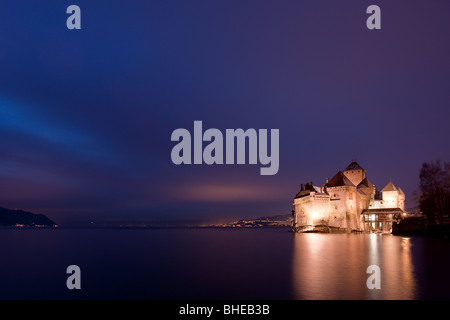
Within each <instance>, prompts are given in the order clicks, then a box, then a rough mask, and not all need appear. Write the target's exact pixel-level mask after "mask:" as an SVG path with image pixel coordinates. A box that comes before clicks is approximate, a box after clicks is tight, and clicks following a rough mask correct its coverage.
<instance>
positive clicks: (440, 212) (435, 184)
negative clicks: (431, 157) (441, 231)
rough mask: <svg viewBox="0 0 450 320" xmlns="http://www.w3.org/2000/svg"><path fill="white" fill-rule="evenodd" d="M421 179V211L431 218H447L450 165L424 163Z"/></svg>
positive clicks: (449, 209)
mask: <svg viewBox="0 0 450 320" xmlns="http://www.w3.org/2000/svg"><path fill="white" fill-rule="evenodd" d="M419 178H420V210H421V211H422V212H423V214H424V215H426V216H428V217H430V218H435V219H439V220H440V219H442V218H445V217H447V216H448V213H449V211H450V163H443V164H441V162H440V161H439V160H437V161H435V162H431V163H427V162H424V163H423V164H422V168H421V169H420V175H419Z"/></svg>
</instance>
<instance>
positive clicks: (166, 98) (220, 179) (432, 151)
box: [0, 0, 450, 225]
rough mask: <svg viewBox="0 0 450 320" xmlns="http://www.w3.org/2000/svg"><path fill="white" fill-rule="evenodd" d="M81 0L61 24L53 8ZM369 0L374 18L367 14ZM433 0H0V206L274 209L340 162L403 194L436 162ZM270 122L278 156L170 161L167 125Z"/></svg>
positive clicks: (126, 215) (205, 217) (444, 65)
mask: <svg viewBox="0 0 450 320" xmlns="http://www.w3.org/2000/svg"><path fill="white" fill-rule="evenodd" d="M71 4H76V5H78V6H79V7H80V9H81V30H69V29H68V28H67V27H66V20H67V18H68V17H69V14H67V13H66V9H67V7H68V6H69V5H71ZM371 4H376V5H378V6H379V7H380V8H381V29H380V30H369V29H367V27H366V19H367V18H368V16H369V15H368V14H366V9H367V7H368V6H369V5H371ZM448 12H450V2H449V1H447V0H434V1H425V0H408V1H406V0H396V1H383V0H376V1H370V2H369V1H361V0H341V1H331V0H330V1H327V0H323V1H299V0H295V1H294V0H292V1H287V0H282V1H266V0H263V1H261V0H258V1H256V0H246V1H242V0H239V1H238V0H226V1H225V0H208V1H203V0H189V1H181V0H169V1H162V0H160V1H154V0H151V1H117V0H108V1H97V0H96V1H81V0H76V1H61V0H58V1H56V0H54V1H51V0H46V1H31V0H28V1H4V2H2V6H1V10H0V64H1V65H0V190H1V192H0V206H2V207H7V208H21V209H24V210H29V211H32V212H38V213H44V214H46V215H47V216H48V217H50V218H51V219H53V220H55V221H56V222H57V223H59V224H61V225H83V224H88V223H90V222H95V223H97V222H98V223H101V222H117V223H122V222H136V223H137V222H151V221H181V220H183V221H211V222H215V221H226V220H229V219H234V218H245V217H254V218H255V217H261V216H270V215H277V214H289V213H290V212H291V210H292V201H293V197H294V196H295V194H296V193H297V192H298V191H299V188H300V184H302V183H305V182H310V181H313V182H314V184H315V185H322V184H324V183H325V179H326V178H331V177H332V176H333V175H334V174H335V173H336V172H337V171H339V170H343V169H344V168H345V167H346V166H347V165H348V164H349V163H350V162H351V161H352V160H357V161H358V163H359V164H360V165H361V166H362V167H363V168H364V169H366V170H367V176H368V177H369V179H370V180H371V181H372V182H373V183H374V184H375V185H376V186H377V188H378V189H379V190H381V189H382V188H383V187H384V185H385V184H387V183H388V182H389V181H390V180H391V181H392V182H393V183H394V184H395V185H399V186H401V187H402V189H403V190H404V191H405V193H406V197H407V199H406V206H407V207H413V206H414V205H415V202H414V201H413V198H414V196H413V192H414V191H415V190H417V189H418V183H419V178H418V177H419V170H420V167H421V164H422V163H423V162H426V161H433V160H438V159H439V160H442V161H449V160H450V148H448V145H449V143H448V138H449V137H450V126H449V125H448V123H449V119H450V105H449V102H450V59H449V58H448V57H450V45H449V41H448V39H449V34H450V25H449V23H448ZM196 120H199V121H202V123H203V128H204V130H206V129H208V128H217V129H219V130H221V131H222V132H225V130H226V129H237V128H242V129H244V130H246V129H248V128H255V129H268V130H270V129H279V132H280V142H279V146H280V154H279V161H280V168H279V171H278V173H277V174H276V175H271V176H262V175H260V174H259V169H260V165H259V164H258V165H250V164H244V165H206V164H202V165H178V166H177V165H175V164H173V163H172V161H171V150H172V148H173V147H174V145H175V144H176V143H174V142H172V141H171V134H172V132H173V131H174V130H176V129H178V128H185V129H187V130H189V131H190V132H193V126H194V121H196Z"/></svg>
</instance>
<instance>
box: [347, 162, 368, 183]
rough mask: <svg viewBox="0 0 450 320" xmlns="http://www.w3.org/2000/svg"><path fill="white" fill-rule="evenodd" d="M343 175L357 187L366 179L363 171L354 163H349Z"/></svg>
mask: <svg viewBox="0 0 450 320" xmlns="http://www.w3.org/2000/svg"><path fill="white" fill-rule="evenodd" d="M344 175H345V176H346V177H347V178H348V179H349V180H350V181H351V182H352V183H353V184H354V185H355V186H357V185H359V184H360V183H361V181H363V180H364V179H365V178H366V170H364V169H363V168H362V167H361V166H360V165H359V164H358V162H356V161H353V162H352V163H350V164H349V165H348V166H347V168H345V170H344Z"/></svg>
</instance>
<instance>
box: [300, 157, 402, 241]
mask: <svg viewBox="0 0 450 320" xmlns="http://www.w3.org/2000/svg"><path fill="white" fill-rule="evenodd" d="M293 205H294V210H293V215H294V222H293V223H294V225H293V231H296V232H302V231H309V230H312V229H314V228H318V227H319V226H320V227H322V228H326V229H327V230H341V231H342V230H345V231H351V230H358V231H367V232H372V231H377V232H391V229H392V223H393V222H394V221H396V220H397V219H400V218H401V217H402V215H404V214H405V213H404V211H405V193H404V192H403V191H402V189H401V188H400V187H398V186H395V185H394V184H393V183H392V182H389V183H388V184H387V185H386V186H385V187H384V188H383V189H382V190H381V194H380V192H378V191H377V190H376V187H375V185H374V184H373V183H372V182H370V180H369V179H368V178H367V177H366V171H365V170H364V169H363V168H362V167H361V166H360V165H359V164H358V163H357V162H356V161H353V162H352V163H350V164H349V165H348V166H347V168H345V170H344V171H339V172H338V173H336V174H335V175H334V177H333V178H331V179H330V180H328V179H327V180H326V184H324V185H322V186H315V185H313V183H312V182H311V183H306V184H304V185H302V186H301V190H300V192H298V193H297V195H296V196H295V198H294V203H293Z"/></svg>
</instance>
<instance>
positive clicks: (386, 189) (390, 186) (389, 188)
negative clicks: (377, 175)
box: [381, 181, 398, 192]
mask: <svg viewBox="0 0 450 320" xmlns="http://www.w3.org/2000/svg"><path fill="white" fill-rule="evenodd" d="M385 191H398V190H397V188H396V187H395V186H394V184H393V183H392V181H389V183H388V184H387V185H386V186H385V187H384V188H383V190H381V192H385Z"/></svg>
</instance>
